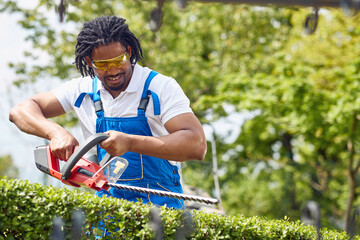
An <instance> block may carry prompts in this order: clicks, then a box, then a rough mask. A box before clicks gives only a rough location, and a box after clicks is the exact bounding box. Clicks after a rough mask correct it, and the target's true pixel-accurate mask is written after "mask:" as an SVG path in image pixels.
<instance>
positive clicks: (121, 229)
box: [0, 178, 360, 239]
mask: <svg viewBox="0 0 360 240" xmlns="http://www.w3.org/2000/svg"><path fill="white" fill-rule="evenodd" d="M0 192H1V195H0V218H1V219H2V221H1V223H0V239H49V237H50V234H51V229H52V221H53V219H54V217H55V216H58V217H62V218H64V219H65V228H64V230H65V232H67V233H69V234H67V235H66V239H71V234H70V232H71V231H70V230H71V221H70V220H71V213H72V211H73V210H74V209H82V210H83V211H84V212H85V214H86V219H85V228H84V229H83V233H82V236H83V238H84V239H89V238H90V239H93V238H94V235H95V234H96V233H97V234H99V229H98V228H97V227H98V226H99V221H100V220H102V221H103V223H104V224H105V225H106V227H107V228H108V229H109V231H110V232H111V233H112V236H109V237H108V238H113V237H115V238H116V239H119V238H121V239H125V238H126V239H153V238H154V233H153V232H152V230H151V228H150V225H149V218H150V215H149V213H150V209H151V208H152V207H153V206H152V205H150V204H146V205H143V204H141V203H132V202H128V201H126V200H121V199H115V198H108V197H103V198H99V197H95V196H93V195H91V194H89V193H81V194H80V193H79V192H78V191H70V190H68V189H65V188H62V189H60V188H54V187H44V186H41V185H40V184H30V183H29V182H28V181H21V180H9V179H6V178H4V179H0ZM181 213H182V211H181V210H171V209H168V208H164V207H161V211H160V216H161V222H162V224H163V226H164V234H165V236H164V237H165V238H166V239H171V238H174V236H175V234H176V231H177V230H178V229H179V227H181V221H180V219H179V218H180V216H181ZM191 214H192V218H193V225H194V231H193V233H192V236H191V239H315V238H316V236H317V235H316V234H317V233H316V229H315V228H314V227H311V226H305V225H303V224H301V223H300V222H299V221H296V222H291V221H289V219H287V218H285V219H283V220H271V221H269V220H266V219H264V218H260V217H251V218H247V217H244V216H242V215H237V216H231V217H224V216H220V215H216V214H207V213H204V212H199V211H195V210H193V211H192V212H191ZM117 229H118V231H116V230H117ZM321 235H322V239H349V237H348V236H347V235H346V233H345V232H337V231H334V230H330V229H326V228H323V229H321ZM354 239H360V238H359V236H356V237H355V238H354Z"/></svg>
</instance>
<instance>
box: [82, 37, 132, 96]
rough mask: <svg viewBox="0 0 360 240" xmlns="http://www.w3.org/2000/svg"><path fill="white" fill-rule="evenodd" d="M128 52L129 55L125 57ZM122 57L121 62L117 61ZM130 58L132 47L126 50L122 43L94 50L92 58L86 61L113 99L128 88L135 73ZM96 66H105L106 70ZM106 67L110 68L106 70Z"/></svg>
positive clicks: (87, 58) (101, 46)
mask: <svg viewBox="0 0 360 240" xmlns="http://www.w3.org/2000/svg"><path fill="white" fill-rule="evenodd" d="M126 52H127V54H128V55H127V56H124V54H126ZM121 55H122V57H121V60H119V59H116V58H117V57H119V56H121ZM130 56H131V48H130V47H128V49H126V48H125V47H124V46H123V45H122V44H121V43H120V42H114V43H110V44H109V45H100V46H98V47H96V48H94V49H93V50H92V53H91V58H89V57H86V58H85V60H86V62H87V64H88V65H89V66H90V67H91V68H92V69H93V70H94V72H95V75H96V77H97V78H98V79H99V80H100V81H101V82H102V83H103V85H104V87H105V89H106V90H108V91H109V92H110V94H111V95H112V96H113V97H117V96H118V95H119V94H120V93H121V92H122V91H124V90H125V89H126V88H127V86H128V85H129V82H130V79H131V76H132V73H133V68H132V65H131V62H130ZM114 58H115V59H114ZM104 60H105V61H104ZM106 60H109V61H106ZM99 61H100V62H99ZM97 63H98V64H97ZM99 63H101V64H99ZM96 66H105V68H104V67H102V68H97V67H96ZM106 66H108V67H107V68H106Z"/></svg>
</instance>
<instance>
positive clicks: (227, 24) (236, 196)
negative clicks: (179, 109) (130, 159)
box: [0, 0, 360, 226]
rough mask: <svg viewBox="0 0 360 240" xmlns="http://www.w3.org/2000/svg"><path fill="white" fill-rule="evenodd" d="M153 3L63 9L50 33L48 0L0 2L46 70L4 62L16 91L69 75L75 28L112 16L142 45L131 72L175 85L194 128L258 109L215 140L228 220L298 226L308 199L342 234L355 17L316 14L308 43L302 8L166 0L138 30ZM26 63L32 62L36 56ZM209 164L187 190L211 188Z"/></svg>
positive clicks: (352, 193) (354, 84) (354, 117)
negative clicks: (289, 221)
mask: <svg viewBox="0 0 360 240" xmlns="http://www.w3.org/2000/svg"><path fill="white" fill-rule="evenodd" d="M155 6H156V3H155V2H152V1H138V0H137V1H118V0H116V1H115V0H112V1H110V0H109V1H97V2H94V1H90V0H82V1H69V5H68V6H67V11H66V15H65V19H64V23H62V24H63V26H66V27H63V29H62V30H58V28H57V26H54V25H52V24H50V23H49V21H48V19H47V16H46V14H45V13H44V9H45V10H47V11H49V10H51V11H53V10H54V9H55V8H56V4H55V3H53V2H48V1H40V2H39V5H38V7H36V8H35V9H21V8H19V7H18V6H17V4H16V3H15V2H12V1H10V0H7V1H4V0H3V1H2V2H0V11H8V12H14V13H20V14H22V16H23V19H22V20H21V21H20V22H19V23H20V24H21V25H22V26H23V28H25V29H28V30H29V31H28V32H29V36H28V38H27V40H28V41H31V42H32V43H33V46H34V49H38V50H40V51H41V52H46V53H47V54H48V55H49V59H50V60H49V61H48V63H47V64H46V65H36V64H34V65H32V66H29V64H28V62H26V61H24V62H20V63H13V64H11V67H13V68H14V70H15V71H16V72H17V73H18V79H17V81H15V84H17V85H19V84H26V83H31V82H34V81H36V80H37V79H41V78H45V77H46V78H48V77H56V78H60V79H68V78H70V77H71V76H74V75H75V74H76V71H75V69H74V66H73V65H72V62H73V51H74V46H75V40H76V33H78V32H79V28H80V27H81V25H82V23H83V22H84V21H87V20H90V19H91V18H93V17H95V16H99V15H104V14H109V15H112V14H115V15H119V16H123V17H125V18H126V19H127V22H128V23H129V25H130V29H131V30H132V31H134V33H135V34H136V35H137V36H138V37H139V39H140V41H141V43H142V48H143V50H144V53H145V60H144V61H143V62H141V64H142V65H145V66H148V67H150V68H153V69H157V70H159V71H161V72H162V73H164V74H167V75H170V76H173V77H174V78H175V79H177V80H178V81H179V83H180V84H181V85H182V87H183V89H184V91H185V93H186V94H187V95H188V96H189V98H190V99H191V101H192V103H193V104H192V107H193V109H194V111H195V113H196V114H197V115H198V116H199V117H200V118H201V120H202V122H204V123H209V122H210V123H211V122H212V121H215V120H217V119H219V118H222V117H226V116H227V115H228V114H231V112H227V111H226V106H229V105H230V106H233V107H234V108H235V109H236V111H239V112H241V111H244V110H249V111H260V112H261V114H259V115H256V116H254V118H253V119H252V120H249V121H247V122H246V123H245V124H244V125H243V126H242V131H241V133H240V134H239V136H238V137H237V139H236V140H235V141H234V142H232V143H230V144H229V143H227V142H226V141H225V138H226V136H217V138H216V140H217V146H218V149H217V150H218V156H219V160H220V165H219V167H220V170H221V172H222V173H223V175H222V176H221V185H222V189H223V196H224V199H223V200H224V206H225V208H226V211H227V212H228V213H229V214H235V213H239V212H242V213H244V214H246V215H264V216H267V217H269V218H279V217H283V216H284V215H288V216H290V217H292V218H299V214H300V209H301V206H302V204H303V203H304V202H305V201H306V200H309V199H316V200H317V201H319V203H320V205H321V207H322V209H323V213H324V218H323V222H324V224H325V225H326V226H334V225H336V224H335V223H334V222H335V221H332V220H327V219H336V220H338V219H339V218H342V217H343V215H345V213H346V217H345V219H347V220H346V222H347V224H346V225H347V226H349V223H348V222H349V221H348V219H349V216H350V212H351V209H352V206H354V205H356V204H358V203H359V201H360V199H359V197H358V192H357V190H356V184H355V183H356V181H355V180H356V178H358V171H359V170H358V168H359V167H358V166H359V164H358V163H357V161H359V159H358V158H359V155H358V150H359V145H358V142H357V141H356V138H357V136H358V134H359V129H358V123H357V121H358V113H357V109H359V106H358V105H359V103H360V101H359V100H358V98H357V94H356V93H357V92H358V90H359V89H358V88H359V84H358V82H359V81H358V80H359V79H358V77H359V66H360V65H359V57H358V56H359V49H360V48H359V46H358V42H359V41H358V40H359V39H358V35H359V32H360V31H359V29H358V27H357V25H358V24H356V23H358V21H359V19H358V17H356V18H347V17H345V16H344V15H343V14H342V13H341V12H338V11H325V12H324V13H321V19H320V24H319V27H318V30H317V32H316V33H315V34H314V35H312V36H308V35H304V34H303V30H302V28H300V27H301V26H302V23H303V21H304V20H305V14H307V12H306V11H305V10H301V11H300V10H298V9H290V10H288V9H281V8H274V7H272V8H268V7H267V8H264V7H248V6H245V5H222V4H200V3H193V2H191V3H189V5H188V7H187V8H186V9H185V10H183V11H179V10H178V9H177V8H176V7H174V6H173V5H172V3H165V5H164V19H163V25H162V27H161V28H160V29H159V31H157V32H151V31H150V30H149V29H148V27H147V23H148V21H149V13H150V12H151V10H152V9H153V8H154V7H155ZM59 25H60V23H59ZM315 46H316V47H315ZM25 56H26V58H27V59H34V60H36V58H37V53H36V52H35V53H34V52H31V53H30V52H27V53H25ZM338 56H341V58H340V57H338ZM33 62H34V61H33ZM60 120H65V121H63V123H65V122H68V119H60ZM209 149H210V146H209ZM210 158H211V153H210V151H209V152H208V154H207V156H206V159H205V161H203V162H201V163H199V162H187V163H186V164H185V168H184V179H185V181H186V183H188V184H190V185H194V186H199V187H202V188H205V189H206V190H207V191H209V192H211V191H212V190H213V188H214V186H213V183H212V178H211V175H212V173H211V169H212V168H211V164H210V162H211V161H210ZM344 186H350V188H348V189H346V188H344ZM345 199H348V203H346V200H345Z"/></svg>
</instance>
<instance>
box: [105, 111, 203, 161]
mask: <svg viewBox="0 0 360 240" xmlns="http://www.w3.org/2000/svg"><path fill="white" fill-rule="evenodd" d="M165 128H166V129H167V131H168V132H169V135H165V136H161V137H149V136H138V135H129V134H125V133H121V132H116V131H109V132H107V133H108V134H109V136H110V137H109V138H108V139H106V140H104V141H103V142H102V143H101V144H100V145H101V147H102V148H104V149H105V150H106V151H107V152H108V153H110V154H112V155H114V156H119V155H123V154H124V153H126V152H128V151H131V152H136V153H140V154H144V155H149V156H154V157H159V158H163V159H168V160H173V161H187V160H194V159H197V160H203V159H204V157H205V154H206V149H207V145H206V139H205V134H204V131H203V128H202V126H201V124H200V122H199V120H198V119H197V118H196V116H195V115H194V114H193V113H184V114H180V115H178V116H176V117H174V118H172V119H170V120H169V121H168V122H167V123H166V124H165Z"/></svg>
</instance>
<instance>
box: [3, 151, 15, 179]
mask: <svg viewBox="0 0 360 240" xmlns="http://www.w3.org/2000/svg"><path fill="white" fill-rule="evenodd" d="M18 175H19V169H18V168H17V167H16V166H15V165H14V162H13V160H12V158H11V156H10V155H4V156H0V176H8V177H9V178H17V176H18Z"/></svg>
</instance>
